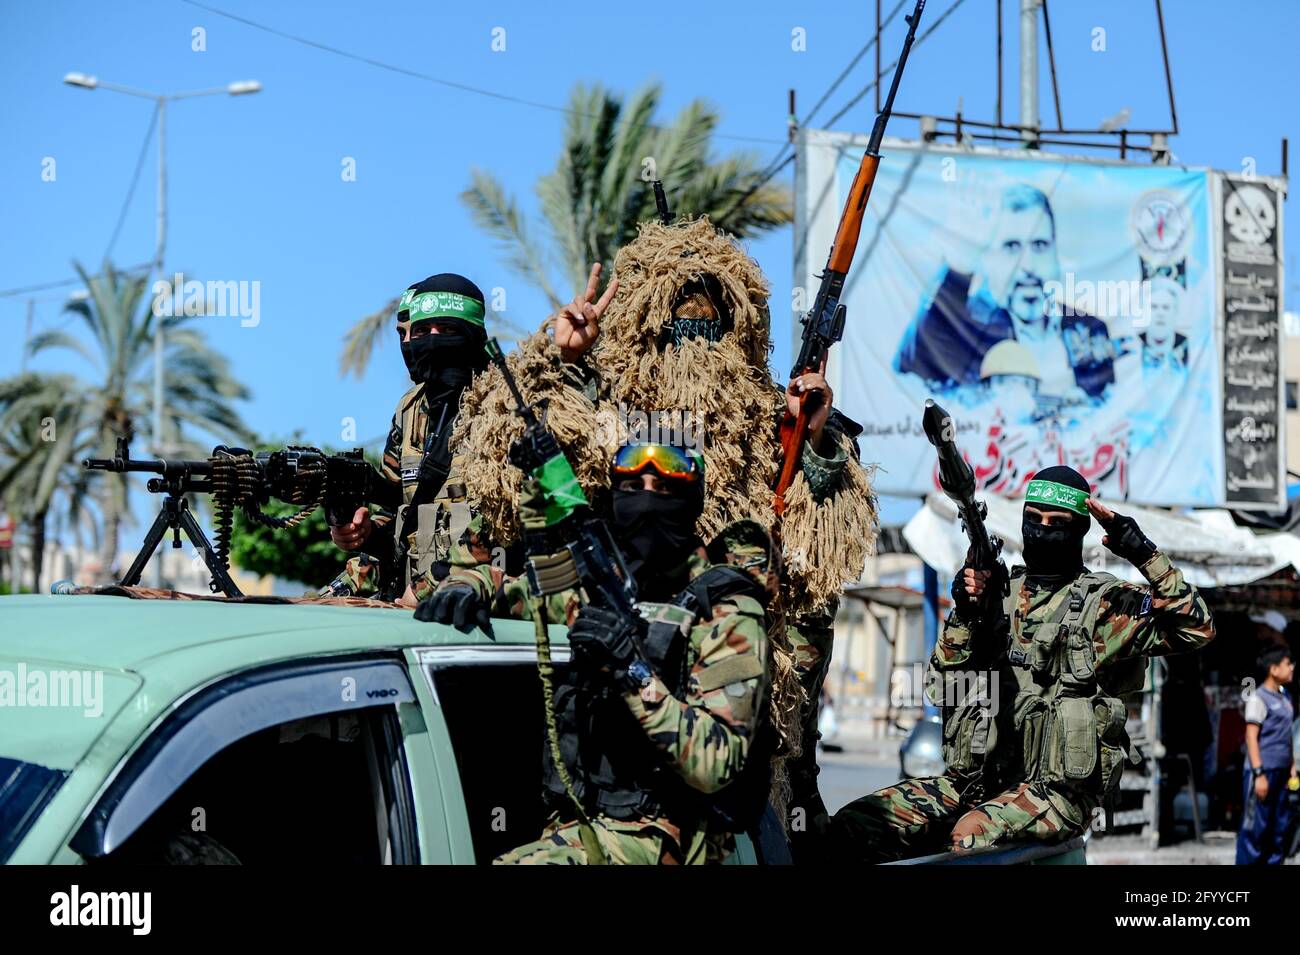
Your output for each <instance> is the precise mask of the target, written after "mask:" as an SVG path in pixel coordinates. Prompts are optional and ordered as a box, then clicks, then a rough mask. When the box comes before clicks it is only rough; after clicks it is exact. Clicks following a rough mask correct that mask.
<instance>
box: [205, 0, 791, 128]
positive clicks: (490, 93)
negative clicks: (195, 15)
mask: <svg viewBox="0 0 1300 955" xmlns="http://www.w3.org/2000/svg"><path fill="white" fill-rule="evenodd" d="M181 2H182V3H187V4H189V5H190V6H192V7H198V8H199V9H200V10H206V11H208V12H209V13H215V14H216V15H217V16H219V17H225V18H226V19H228V20H234V21H235V22H237V23H242V24H244V25H246V26H250V27H253V28H254V29H256V30H262V31H264V32H266V33H270V34H272V35H273V36H278V37H280V38H281V39H285V40H291V41H293V42H294V43H301V44H302V45H304V46H310V47H313V48H315V49H317V50H323V51H324V52H326V53H332V54H334V55H335V56H341V57H344V58H345V59H349V60H354V61H355V62H357V63H365V64H366V65H367V66H373V67H376V68H378V69H381V70H387V71H388V72H390V73H397V74H399V75H401V76H408V77H410V78H412V79H417V80H423V81H424V82H426V83H435V84H437V85H438V86H446V87H449V88H451V89H456V90H460V91H462V92H465V93H473V94H475V95H476V96H487V97H491V98H492V99H498V100H501V101H503V102H506V103H515V104H518V105H520V106H531V107H532V108H533V109H544V110H547V111H548V112H552V113H561V114H564V115H566V116H568V115H575V116H586V117H587V118H591V119H595V118H598V117H596V116H594V115H591V114H584V113H580V112H578V111H577V110H574V109H571V108H569V107H567V106H556V105H555V104H554V103H543V102H540V101H538V100H531V99H525V98H524V97H522V96H514V95H512V94H510V93H498V92H497V91H496V90H489V89H485V88H483V87H481V86H471V85H470V84H468V83H461V82H458V81H456V80H447V79H443V78H442V77H439V76H432V75H430V74H428V73H421V72H420V71H418V70H412V69H408V68H407V67H404V66H396V65H394V64H392V63H385V62H384V61H383V60H376V59H374V58H373V57H369V56H363V55H362V54H360V53H352V52H349V51H348V50H343V49H340V48H339V47H336V46H330V45H329V44H327V43H321V42H319V41H317V40H312V39H309V38H307V37H303V36H298V35H297V34H294V33H288V32H286V31H284V30H280V29H277V28H276V27H273V26H268V25H267V24H265V23H259V22H257V21H256V20H250V19H248V18H247V17H241V16H239V15H237V14H234V13H227V12H226V11H225V10H219V9H218V8H216V7H213V6H209V5H208V4H206V3H199V2H198V0H181ZM619 122H620V123H622V122H625V121H624V120H620V121H619ZM646 125H647V126H649V127H650V128H652V129H663V128H664V127H663V126H660V125H658V124H655V123H647V124H646ZM714 135H715V136H717V137H718V138H719V139H730V140H735V141H738V142H747V143H779V142H781V140H779V139H772V138H769V137H762V136H738V135H735V134H730V133H714Z"/></svg>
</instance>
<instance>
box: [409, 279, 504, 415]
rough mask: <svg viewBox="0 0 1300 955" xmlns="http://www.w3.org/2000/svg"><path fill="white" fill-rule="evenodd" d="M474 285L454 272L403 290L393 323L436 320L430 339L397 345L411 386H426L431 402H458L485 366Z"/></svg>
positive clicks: (480, 303) (481, 311) (482, 330)
mask: <svg viewBox="0 0 1300 955" xmlns="http://www.w3.org/2000/svg"><path fill="white" fill-rule="evenodd" d="M485 310H486V309H485V307H484V300H483V293H482V292H481V291H480V290H479V287H478V286H477V285H475V284H474V283H473V282H471V281H470V280H469V279H467V278H465V277H464V276H463V275H457V274H456V273H454V272H443V273H441V274H439V275H431V276H429V277H428V278H427V279H425V280H424V281H423V282H417V283H416V284H414V285H412V286H411V287H410V288H408V289H407V290H406V294H405V295H403V296H402V300H401V303H400V304H399V305H398V312H397V314H398V319H399V320H404V321H410V322H412V323H413V324H414V323H417V322H428V321H436V322H438V324H440V325H442V326H443V329H442V331H440V332H439V333H438V334H436V335H425V336H424V337H422V338H418V339H413V340H411V341H409V342H402V360H403V361H405V362H406V370H407V372H408V373H409V374H410V376H411V380H412V381H413V382H415V383H416V384H424V385H426V386H427V388H428V396H429V399H430V401H431V402H437V401H439V400H447V399H451V398H453V397H455V398H459V396H460V393H461V391H463V390H464V389H465V386H466V385H468V384H469V383H470V381H471V379H472V378H473V377H474V375H475V373H477V372H480V371H482V370H483V369H484V368H486V367H487V353H486V352H485V351H484V350H483V346H484V344H485V343H486V342H487V331H486V329H485V328H484V325H483V316H484V312H485Z"/></svg>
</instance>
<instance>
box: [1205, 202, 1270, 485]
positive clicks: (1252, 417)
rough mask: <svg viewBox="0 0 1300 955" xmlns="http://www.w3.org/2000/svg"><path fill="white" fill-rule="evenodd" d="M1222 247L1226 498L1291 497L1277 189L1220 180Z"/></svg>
mask: <svg viewBox="0 0 1300 955" xmlns="http://www.w3.org/2000/svg"><path fill="white" fill-rule="evenodd" d="M1218 186H1219V189H1218V196H1217V201H1216V203H1215V208H1216V209H1218V210H1219V233H1220V236H1221V242H1222V248H1223V264H1222V273H1221V275H1220V277H1219V281H1220V286H1221V288H1222V289H1223V292H1222V304H1223V323H1222V327H1223V456H1224V482H1225V487H1224V494H1225V497H1226V498H1227V499H1228V500H1229V501H1232V502H1234V503H1235V504H1236V505H1238V506H1240V507H1243V508H1250V507H1255V508H1259V507H1273V506H1275V504H1276V502H1277V500H1278V498H1279V497H1285V495H1286V475H1285V471H1286V457H1285V455H1283V453H1282V435H1283V434H1284V432H1285V430H1286V429H1285V421H1284V419H1282V418H1281V415H1283V414H1285V410H1284V409H1285V408H1286V404H1285V399H1284V397H1283V393H1282V361H1281V359H1282V350H1281V338H1280V335H1281V325H1282V256H1281V251H1282V236H1281V230H1282V220H1281V214H1280V209H1279V205H1278V193H1277V190H1276V189H1275V188H1273V187H1272V186H1271V185H1269V184H1268V183H1266V182H1263V181H1260V180H1258V179H1234V178H1229V177H1227V176H1223V177H1221V178H1220V179H1219V181H1218Z"/></svg>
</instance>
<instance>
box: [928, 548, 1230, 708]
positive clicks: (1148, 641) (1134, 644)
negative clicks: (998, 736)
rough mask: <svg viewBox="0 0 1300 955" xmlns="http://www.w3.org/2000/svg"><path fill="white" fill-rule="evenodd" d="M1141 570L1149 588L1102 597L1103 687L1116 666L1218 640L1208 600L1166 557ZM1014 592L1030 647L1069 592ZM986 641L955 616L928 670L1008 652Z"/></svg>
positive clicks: (1015, 624) (1015, 622)
mask: <svg viewBox="0 0 1300 955" xmlns="http://www.w3.org/2000/svg"><path fill="white" fill-rule="evenodd" d="M1139 569H1140V570H1141V571H1142V575H1143V576H1144V577H1146V579H1147V580H1148V581H1149V582H1150V586H1149V587H1142V586H1138V585H1136V584H1130V583H1126V582H1124V581H1121V580H1114V581H1112V582H1111V583H1109V584H1107V585H1106V586H1105V587H1104V588H1103V591H1102V594H1101V603H1100V607H1099V609H1098V613H1097V622H1096V626H1095V627H1094V629H1093V635H1092V639H1093V646H1094V649H1095V652H1096V667H1097V679H1098V682H1100V683H1101V684H1102V685H1103V686H1104V685H1106V672H1107V671H1108V670H1109V669H1111V668H1112V667H1113V666H1114V665H1115V664H1117V663H1120V662H1123V661H1127V660H1132V659H1134V658H1136V657H1143V656H1163V655H1165V654H1169V653H1181V652H1183V651H1186V650H1195V649H1197V648H1198V647H1203V646H1205V644H1207V643H1209V642H1210V641H1211V640H1212V639H1213V638H1214V620H1213V617H1212V615H1211V613H1210V608H1209V607H1208V606H1207V605H1206V603H1205V598H1203V597H1202V596H1201V594H1200V591H1198V590H1197V589H1196V588H1195V587H1193V586H1192V585H1191V584H1189V583H1187V582H1186V581H1185V580H1184V579H1183V575H1182V573H1181V572H1180V571H1179V570H1178V568H1176V567H1175V566H1174V565H1173V564H1171V563H1170V562H1169V558H1168V557H1166V556H1165V555H1164V554H1162V553H1159V552H1157V553H1156V554H1155V556H1154V557H1152V558H1151V559H1150V560H1149V561H1147V562H1146V563H1145V564H1143V565H1142V567H1140V568H1139ZM1023 572H1024V568H1022V567H1017V568H1015V569H1014V570H1013V577H1021V576H1023ZM1015 589H1016V590H1018V592H1019V593H1018V597H1017V595H1016V593H1015V592H1014V591H1013V594H1012V597H1014V598H1016V603H1015V606H1014V608H1013V613H1012V617H1013V619H1012V621H1011V623H1012V633H1013V635H1014V637H1013V638H1015V639H1018V640H1019V641H1021V642H1027V641H1028V640H1030V639H1032V637H1033V635H1034V633H1035V632H1036V631H1037V629H1038V628H1039V627H1040V626H1042V625H1043V624H1044V623H1045V622H1046V621H1047V620H1049V619H1051V617H1052V616H1053V614H1055V613H1056V611H1057V610H1058V608H1059V607H1060V604H1061V602H1062V601H1064V600H1065V599H1066V598H1067V597H1068V595H1069V588H1068V587H1061V588H1058V589H1057V590H1053V591H1046V590H1037V589H1035V588H1033V587H1032V586H1030V585H1028V584H1025V585H1024V586H1022V587H1018V588H1015ZM982 638H983V635H980V636H978V637H976V638H975V639H972V633H971V630H970V628H969V627H968V625H967V624H966V623H965V622H964V621H963V620H962V619H961V617H960V616H959V615H958V614H957V612H956V611H955V610H954V611H952V612H951V613H950V614H949V616H948V620H947V621H946V622H945V624H944V627H943V634H942V635H941V636H940V638H939V642H938V643H937V644H936V645H935V648H934V655H933V656H932V657H931V659H930V666H931V667H932V668H933V669H935V670H939V671H943V670H959V669H963V668H967V667H970V666H977V667H978V666H981V665H983V664H982V663H981V662H980V658H984V659H989V658H996V657H1000V656H1001V655H1002V654H1003V653H1005V651H1006V649H1007V647H1005V646H997V647H989V646H982V645H981V640H982ZM1004 639H1005V638H1004Z"/></svg>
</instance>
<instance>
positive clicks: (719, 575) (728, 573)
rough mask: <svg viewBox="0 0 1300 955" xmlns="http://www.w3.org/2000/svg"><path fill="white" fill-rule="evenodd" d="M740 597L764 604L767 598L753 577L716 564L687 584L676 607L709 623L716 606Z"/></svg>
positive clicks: (732, 567)
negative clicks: (687, 610) (682, 608)
mask: <svg viewBox="0 0 1300 955" xmlns="http://www.w3.org/2000/svg"><path fill="white" fill-rule="evenodd" d="M738 595H739V596H745V597H751V598H753V599H754V600H756V601H758V602H759V603H760V604H762V603H764V601H765V599H766V597H767V593H766V592H765V591H764V590H763V588H762V587H761V586H759V583H758V581H757V580H755V579H754V578H753V576H752V575H750V574H748V573H746V572H745V571H743V570H741V569H740V568H739V567H734V566H732V565H731V564H716V565H714V566H713V567H710V568H709V569H708V570H706V571H704V572H703V573H702V574H699V575H697V576H696V577H695V579H694V580H692V581H691V582H690V583H689V584H687V585H686V589H685V590H683V591H682V593H681V594H680V596H678V598H677V600H676V601H674V603H676V604H678V605H679V606H682V607H686V608H688V609H690V610H692V611H694V612H695V613H696V614H698V615H699V616H700V618H701V619H704V620H708V619H709V618H711V617H712V616H713V607H714V605H715V604H718V603H721V602H722V601H724V600H726V599H727V598H728V597H735V596H738Z"/></svg>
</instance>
